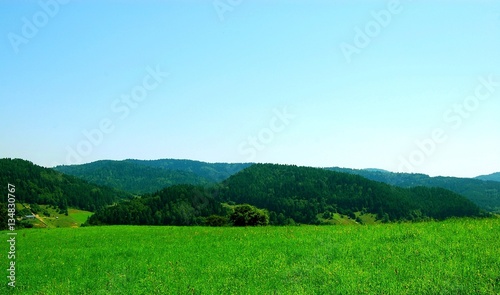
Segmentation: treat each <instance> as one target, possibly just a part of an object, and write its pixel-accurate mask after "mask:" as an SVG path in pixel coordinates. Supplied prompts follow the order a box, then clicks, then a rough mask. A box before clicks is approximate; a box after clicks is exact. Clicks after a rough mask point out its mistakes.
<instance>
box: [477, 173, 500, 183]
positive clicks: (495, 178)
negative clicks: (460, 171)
mask: <svg viewBox="0 0 500 295" xmlns="http://www.w3.org/2000/svg"><path fill="white" fill-rule="evenodd" d="M476 179H480V180H490V181H498V182H500V172H497V173H492V174H488V175H481V176H478V177H476Z"/></svg>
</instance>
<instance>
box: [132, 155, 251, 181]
mask: <svg viewBox="0 0 500 295" xmlns="http://www.w3.org/2000/svg"><path fill="white" fill-rule="evenodd" d="M124 162H129V163H135V164H140V165H144V166H150V167H156V168H162V169H166V170H178V171H187V172H192V173H194V174H196V175H198V176H201V177H203V178H205V179H207V180H209V181H211V182H221V181H223V180H225V179H226V178H228V177H229V176H231V175H233V174H235V173H237V172H239V171H241V170H243V169H245V168H247V167H249V166H251V165H252V163H234V164H233V163H206V162H201V161H193V160H176V159H160V160H124Z"/></svg>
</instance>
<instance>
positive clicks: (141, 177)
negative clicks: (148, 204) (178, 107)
mask: <svg viewBox="0 0 500 295" xmlns="http://www.w3.org/2000/svg"><path fill="white" fill-rule="evenodd" d="M249 165H250V164H226V163H215V164H211V163H204V162H199V161H190V160H172V159H163V160H123V161H111V160H103V161H97V162H93V163H89V164H82V165H71V166H57V167H55V168H54V169H55V170H57V171H59V172H62V173H65V174H69V175H73V176H77V177H79V178H82V179H85V180H87V181H89V182H92V183H96V184H100V185H106V186H110V187H113V188H117V189H120V190H125V191H128V192H131V193H136V194H143V193H152V192H155V191H158V190H161V189H163V188H165V187H169V186H173V185H176V184H192V185H208V184H214V183H216V182H220V181H222V180H224V179H226V178H228V177H229V176H230V175H232V174H234V173H236V172H238V171H240V170H242V169H244V168H246V167H248V166H249Z"/></svg>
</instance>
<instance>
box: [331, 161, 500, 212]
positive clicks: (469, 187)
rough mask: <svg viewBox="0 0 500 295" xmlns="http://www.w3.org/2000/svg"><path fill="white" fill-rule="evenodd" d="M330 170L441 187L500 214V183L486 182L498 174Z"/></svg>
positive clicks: (397, 183)
mask: <svg viewBox="0 0 500 295" xmlns="http://www.w3.org/2000/svg"><path fill="white" fill-rule="evenodd" d="M328 170H332V171H337V172H343V173H350V174H356V175H361V176H363V177H365V178H368V179H370V180H374V181H378V182H384V183H387V184H390V185H394V186H398V187H403V188H410V187H417V186H425V187H440V188H444V189H447V190H451V191H452V192H455V193H457V194H460V195H462V196H464V197H466V198H468V199H469V200H471V201H472V202H474V203H475V204H476V205H478V206H479V207H481V208H483V209H485V210H488V211H490V212H495V211H496V212H500V182H498V181H484V180H493V179H496V178H495V177H496V175H497V174H492V175H491V176H486V177H485V178H481V177H480V178H478V179H474V178H457V177H441V176H439V177H430V176H428V175H425V174H417V173H392V172H388V171H383V170H374V169H364V170H357V169H348V168H337V167H334V168H328Z"/></svg>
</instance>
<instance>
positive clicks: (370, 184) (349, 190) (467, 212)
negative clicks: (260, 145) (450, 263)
mask: <svg viewBox="0 0 500 295" xmlns="http://www.w3.org/2000/svg"><path fill="white" fill-rule="evenodd" d="M218 198H219V199H220V200H221V201H225V202H228V201H233V202H236V203H249V204H252V205H255V206H257V207H261V208H266V209H268V210H269V211H271V214H272V215H274V214H276V215H277V217H278V216H279V215H280V214H282V215H283V216H284V217H285V218H293V219H294V220H295V221H298V222H303V223H315V222H316V220H317V215H318V214H321V213H323V214H324V213H325V212H326V213H328V212H330V213H334V212H339V213H347V214H349V213H350V212H354V211H365V212H367V213H374V214H377V215H378V217H379V218H381V219H382V218H385V219H388V220H403V219H407V220H414V219H421V218H426V217H431V218H436V219H445V218H448V217H451V216H476V215H479V214H480V209H479V208H478V207H477V206H476V205H475V204H474V203H472V202H471V201H469V200H467V199H466V198H465V197H463V196H460V195H458V194H456V193H453V192H451V191H449V190H445V189H441V188H425V187H415V188H406V189H404V188H398V187H394V186H390V185H387V184H384V183H380V182H375V181H372V180H368V179H366V178H364V177H361V176H359V175H354V174H347V173H339V172H334V171H328V170H324V169H318V168H307V167H296V166H287V165H271V164H255V165H253V166H251V167H249V168H247V169H245V170H243V171H240V172H239V173H237V174H235V175H233V176H231V177H230V178H229V179H227V180H226V181H224V182H223V185H222V189H221V193H220V195H219V196H218ZM273 212H274V213H273ZM277 217H276V218H277ZM271 219H273V217H272V216H271Z"/></svg>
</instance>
